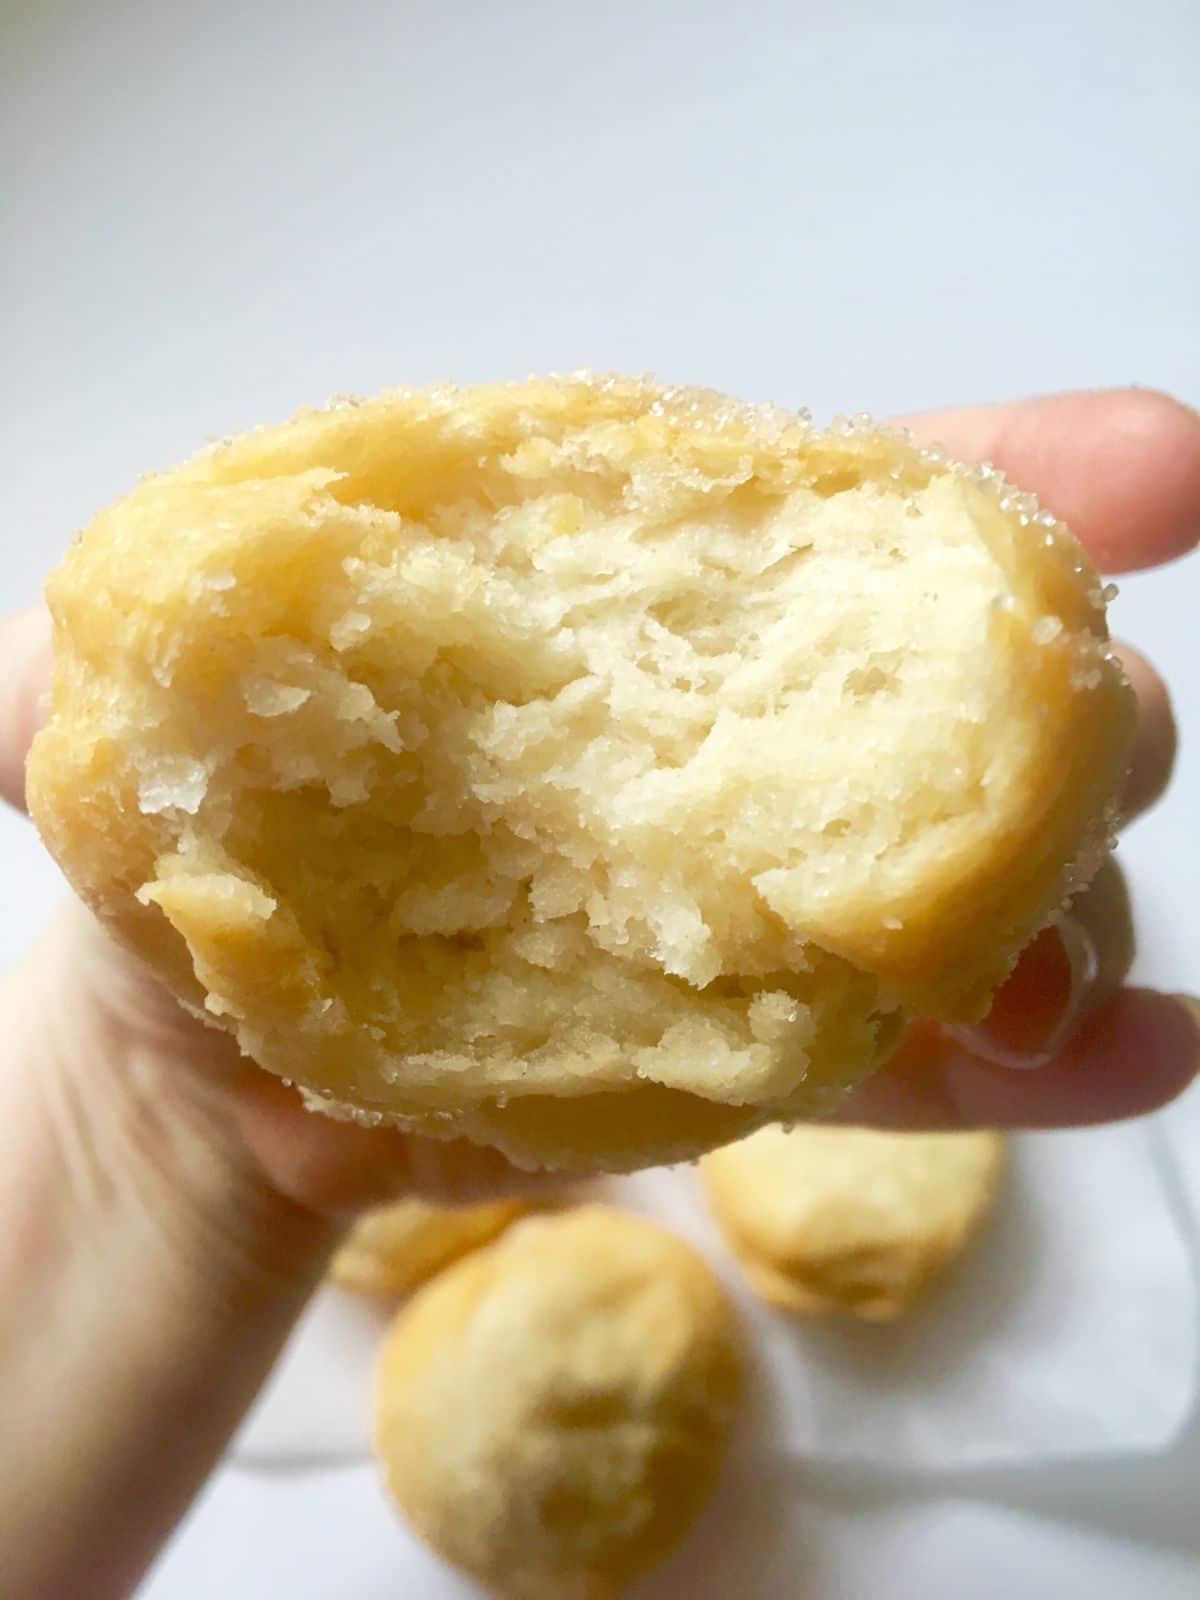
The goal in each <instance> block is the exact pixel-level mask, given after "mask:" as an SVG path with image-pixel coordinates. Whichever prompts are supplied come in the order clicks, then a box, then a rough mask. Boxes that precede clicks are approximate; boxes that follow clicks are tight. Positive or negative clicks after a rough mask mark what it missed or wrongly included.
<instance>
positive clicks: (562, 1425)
mask: <svg viewBox="0 0 1200 1600" xmlns="http://www.w3.org/2000/svg"><path fill="white" fill-rule="evenodd" d="M739 1384H740V1356H739V1349H738V1343H737V1334H736V1327H735V1323H734V1318H733V1313H732V1311H731V1309H730V1306H729V1303H728V1301H727V1300H726V1298H725V1295H724V1293H723V1291H722V1290H721V1288H720V1286H719V1285H718V1283H717V1281H716V1278H715V1277H714V1276H713V1274H712V1272H711V1271H710V1270H709V1268H708V1267H707V1266H706V1265H705V1263H704V1262H703V1261H702V1260H701V1259H700V1257H699V1256H697V1255H696V1253H695V1252H694V1251H693V1250H692V1249H691V1248H690V1247H689V1246H688V1245H685V1244H684V1243H683V1241H682V1240H680V1239H676V1238H675V1237H674V1236H673V1235H671V1234H669V1233H667V1232H665V1231H664V1230H663V1229H662V1228H659V1227H657V1226H656V1225H654V1224H653V1223H650V1222H647V1221H645V1220H644V1219H643V1218H640V1217H634V1216H630V1215H627V1214H624V1213H621V1212H618V1211H612V1210H608V1209H606V1208H604V1207H601V1206H588V1207H583V1208H580V1209H577V1210H574V1211H569V1212H566V1213H563V1214H562V1215H560V1216H556V1217H554V1218H551V1219H549V1220H540V1219H538V1220H531V1221H527V1222H522V1223H519V1224H518V1225H517V1226H516V1227H515V1228H513V1229H512V1230H511V1231H510V1232H508V1233H507V1234H505V1236H504V1237H503V1238H502V1239H501V1240H499V1242H498V1243H496V1244H494V1245H491V1246H489V1247H488V1248H487V1249H485V1250H481V1251H478V1252H476V1253H475V1254H474V1255H471V1256H468V1257H467V1259H466V1260H465V1261H461V1262H459V1263H458V1264H457V1265H456V1266H453V1267H450V1268H449V1269H448V1270H447V1271H446V1272H444V1273H443V1274H442V1275H441V1276H440V1277H438V1278H435V1279H434V1281H433V1282H432V1283H430V1284H428V1285H426V1287H425V1288H424V1289H422V1290H420V1291H419V1292H418V1293H417V1295H416V1296H415V1297H414V1298H413V1299H412V1300H411V1301H410V1302H409V1303H408V1306H407V1307H406V1308H405V1309H404V1310H403V1311H401V1312H400V1314H399V1316H398V1318H397V1319H396V1321H395V1323H394V1324H393V1327H392V1329H391V1332H390V1333H389V1334H388V1336H387V1339H386V1342H385V1344H384V1348H383V1354H382V1357H381V1359H380V1365H379V1373H378V1380H377V1390H376V1451H377V1453H378V1455H379V1458H380V1462H381V1465H382V1468H383V1473H384V1479H385V1482H386V1485H387V1488H388V1490H389V1492H390V1493H391V1495H392V1496H393V1498H394V1499H395V1500H396V1502H397V1504H398V1505H399V1507H400V1509H401V1510H402V1511H403V1512H404V1515H405V1516H406V1517H407V1519H408V1520H409V1522H410V1523H411V1524H412V1526H413V1528H414V1529H415V1530H416V1531H417V1533H419V1534H420V1535H421V1536H422V1537H423V1538H424V1539H425V1540H427V1541H428V1543H429V1544H430V1545H431V1546H432V1547H433V1548H434V1549H435V1550H436V1551H437V1552H438V1553H439V1554H440V1555H442V1556H443V1557H444V1558H445V1559H446V1560H448V1561H450V1562H452V1563H454V1564H455V1565H456V1566H459V1567H461V1568H462V1569H463V1570H464V1571H465V1572H468V1573H470V1574H471V1575H472V1576H473V1577H475V1578H476V1579H478V1580H479V1581H480V1582H482V1583H483V1584H484V1585H485V1586H486V1587H487V1588H488V1590H489V1591H490V1592H491V1593H493V1594H496V1595H500V1596H504V1597H505V1600H605V1597H607V1596H610V1595H616V1594H619V1593H620V1592H621V1591H622V1590H623V1589H624V1588H625V1586H626V1585H628V1584H629V1583H630V1582H632V1580H633V1579H634V1578H635V1577H637V1576H638V1575H639V1574H640V1573H642V1572H644V1571H646V1570H647V1569H648V1568H649V1567H651V1566H653V1565H655V1564H656V1563H657V1562H659V1561H661V1560H662V1559H663V1558H664V1557H665V1556H666V1555H667V1554H668V1553H669V1552H670V1550H671V1549H672V1548H673V1547H674V1546H675V1544H676V1543H677V1542H678V1541H679V1539H680V1538H681V1537H682V1536H683V1534H684V1532H685V1531H686V1529H687V1528H688V1527H689V1526H690V1524H691V1523H692V1521H693V1520H694V1519H695V1517H696V1516H697V1514H698V1513H699V1511H700V1509H701V1507H702V1506H703V1504H704V1502H705V1500H706V1499H707V1497H708V1495H709V1493H710V1491H711V1489H712V1487H713V1484H714V1482H715V1480H716V1476H717V1472H718V1469H719V1466H720V1463H721V1460H722V1457H723V1454H724V1451H725V1446H726V1442H727V1438H728V1435H729V1432H730V1428H731V1424H732V1421H733V1418H734V1415H735V1412H736V1407H737V1400H738V1394H739Z"/></svg>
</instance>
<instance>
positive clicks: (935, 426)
mask: <svg viewBox="0 0 1200 1600" xmlns="http://www.w3.org/2000/svg"><path fill="white" fill-rule="evenodd" d="M903 420H904V421H905V422H906V423H907V425H908V426H909V427H910V428H911V429H912V431H913V432H914V433H915V434H916V436H917V437H918V438H920V439H924V440H926V441H930V440H936V441H937V442H938V443H940V444H942V445H944V446H945V448H946V449H947V450H948V451H949V452H950V454H951V455H956V456H958V457H959V458H960V459H962V460H965V461H981V460H987V461H991V462H992V463H993V464H994V465H995V466H997V467H999V468H1000V470H1001V471H1002V472H1003V473H1004V475H1005V477H1007V478H1008V479H1010V481H1011V482H1013V483H1015V484H1017V485H1018V486H1019V487H1020V488H1022V489H1028V490H1032V491H1033V493H1034V494H1036V495H1037V496H1038V498H1039V499H1040V500H1041V502H1042V504H1043V505H1045V506H1046V507H1047V508H1048V509H1049V510H1051V511H1053V512H1054V514H1055V515H1056V516H1058V517H1060V518H1061V519H1062V520H1063V521H1064V522H1065V523H1066V524H1067V526H1068V527H1069V528H1070V529H1071V531H1072V533H1074V534H1075V536H1076V538H1077V539H1079V541H1080V542H1081V543H1082V544H1083V545H1085V546H1086V547H1087V549H1088V551H1089V553H1090V554H1091V556H1092V559H1093V560H1094V561H1095V562H1096V564H1097V565H1098V566H1100V567H1102V568H1104V569H1105V570H1106V571H1110V572H1131V571H1135V570H1138V569H1140V568H1143V567H1154V566H1158V565H1160V564H1161V563H1162V562H1164V561H1171V560H1174V559H1175V558H1176V557H1178V556H1182V555H1185V554H1186V553H1187V552H1188V551H1189V550H1192V549H1194V548H1195V546H1196V544H1197V542H1200V413H1198V412H1196V411H1194V410H1193V409H1192V408H1191V407H1190V406H1188V405H1185V404H1184V403H1183V402H1182V401H1180V400H1176V399H1175V398H1174V397H1173V396H1171V395H1169V394H1165V393H1164V392H1163V391H1162V390H1159V389H1143V388H1139V387H1137V386H1136V385H1130V386H1128V387H1126V388H1122V389H1088V390H1079V391H1075V392H1070V393H1065V394H1051V395H1038V396H1035V397H1033V398H1031V399H1028V400H1019V401H1015V402H1012V403H1004V404H996V405H973V406H964V407H962V408H960V409H958V410H948V411H936V412H926V413H924V414H921V415H916V416H911V417H908V418H905V419H903Z"/></svg>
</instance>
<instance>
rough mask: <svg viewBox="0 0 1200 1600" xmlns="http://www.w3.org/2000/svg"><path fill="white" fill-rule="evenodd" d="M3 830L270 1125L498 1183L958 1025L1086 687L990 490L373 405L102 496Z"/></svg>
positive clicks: (1085, 870)
mask: <svg viewBox="0 0 1200 1600" xmlns="http://www.w3.org/2000/svg"><path fill="white" fill-rule="evenodd" d="M48 593H49V599H50V603H51V607H52V610H53V612H54V617H55V624H56V656H57V665H56V675H55V683H54V695H53V713H52V716H51V719H50V722H49V725H48V727H47V728H46V729H45V731H44V732H43V733H42V735H41V736H40V738H39V740H38V742H37V744H36V746H35V749H34V753H33V757H32V764H31V771H30V794H31V799H32V805H33V810H34V813H35V816H36V818H37V820H38V823H39V826H40V827H41V829H42V832H43V834H44V836H45V838H46V840H47V842H48V843H49V845H50V848H51V849H52V850H53V852H54V853H55V855H56V856H57V858H58V859H59V861H60V862H61V863H62V865H63V866H64V868H65V870H66V871H67V873H68V876H69V877H70V878H71V879H72V881H73V882H74V884H75V886H76V887H77V888H78V889H79V891H80V892H81V893H82V894H83V895H84V897H85V898H86V899H87V900H88V901H89V903H90V904H91V905H92V906H93V907H94V908H95V910H96V911H97V912H98V913H99V915H100V916H101V917H102V918H104V919H105V920H106V921H107V922H108V923H109V924H110V925H111V926H112V927H113V928H114V929H115V930H116V931H117V932H118V933H119V934H120V935H121V936H122V937H123V938H124V939H125V940H126V941H127V942H129V943H130V944H132V945H133V946H134V948H136V949H137V950H139V951H140V952H141V953H142V954H143V955H145V956H146V957H147V958H148V959H149V960H151V961H152V962H153V964H154V965H155V966H156V967H157V968H158V970H159V971H160V972H161V973H163V975H164V976H166V977H167V979H168V981H170V982H171V983H172V985H173V987H174V988H175V989H176V991H177V992H178V993H179V994H180V995H181V997H183V998H184V999H185V1001H187V1002H188V1003H189V1004H191V1005H192V1006H193V1007H195V1008H197V1009H200V1010H202V1011H203V1012H204V1014H205V1015H206V1016H207V1017H208V1018H209V1019H210V1020H213V1021H215V1022H216V1023H218V1024H219V1025H221V1026H223V1027H225V1028H227V1029H229V1030H230V1031H231V1032H233V1033H234V1034H235V1035H236V1037H237V1039H238V1041H239V1043H240V1045H241V1047H242V1048H243V1050H245V1051H246V1052H247V1053H248V1054H249V1055H251V1056H252V1057H254V1059H255V1060H257V1061H259V1062H260V1063H261V1064H262V1065H264V1066H266V1067H268V1068H269V1069H270V1070H272V1071H274V1072H276V1073H279V1074H280V1075H282V1076H286V1077H288V1078H291V1079H294V1080H295V1081H297V1082H298V1083H300V1084H302V1085H303V1086H305V1088H306V1090H307V1091H308V1092H309V1094H310V1095H311V1096H312V1097H313V1100H314V1103H318V1104H321V1105H324V1106H327V1107H330V1108H334V1109H337V1108H340V1109H341V1111H342V1114H346V1115H355V1116H358V1117H360V1118H362V1119H365V1120H371V1119H387V1120H390V1121H396V1122H400V1123H404V1124H406V1125H408V1126H411V1127H415V1128H421V1129H423V1130H424V1131H426V1132H432V1133H438V1134H444V1135H446V1136H455V1135H458V1134H467V1135H469V1136H471V1137H474V1138H477V1139H481V1140H484V1141H487V1142H491V1143H496V1144H499V1145H500V1146H501V1147H502V1148H504V1149H506V1150H507V1151H508V1152H509V1153H510V1154H511V1155H513V1156H514V1157H515V1158H516V1159H518V1160H521V1161H525V1162H530V1163H547V1164H551V1165H563V1166H581V1167H621V1166H636V1165H639V1164H644V1163H646V1162H649V1161H655V1160H661V1159H666V1158H670V1157H676V1156H690V1155H694V1154H696V1153H697V1152H698V1151H700V1150H702V1149H704V1148H708V1147H711V1146H712V1145H714V1144H716V1143H720V1142H725V1141H728V1140H730V1139H732V1138H734V1137H736V1136H737V1135H738V1134H740V1133H744V1132H747V1131H749V1130H750V1129H752V1128H753V1127H755V1126H757V1125H759V1124H760V1123H762V1122H763V1121H765V1120H768V1119H769V1118H771V1117H774V1116H781V1115H782V1116H787V1115H795V1114H802V1113H806V1112H809V1111H812V1110H816V1109H819V1108H820V1107H821V1106H822V1105H823V1104H825V1103H826V1102H827V1101H828V1099H829V1096H830V1094H831V1093H832V1092H833V1091H834V1090H835V1089H836V1088H837V1087H838V1086H840V1085H843V1084H845V1083H846V1082H848V1081H851V1080H853V1079H855V1078H857V1077H860V1076H862V1075H863V1074H864V1073H865V1072H867V1071H869V1070H870V1069H871V1068H873V1067H874V1066H875V1065H877V1064H878V1062H879V1061H880V1060H881V1059H883V1058H884V1057H885V1056H886V1054H887V1053H888V1051H889V1050H890V1049H891V1047H892V1046H893V1044H894V1043H895V1041H896V1039H897V1037H898V1036H899V1032H900V1030H901V1027H902V1025H903V1020H904V1018H905V1017H906V1016H909V1015H912V1014H916V1013H924V1014H930V1015H934V1016H937V1017H943V1018H958V1019H962V1018H970V1017H975V1016H978V1015H980V1014H981V1013H982V1011H983V1009H984V1008H985V1007H986V1004H987V1000H988V997H989V995H990V993H991V991H992V989H993V988H994V987H995V985H996V984H997V983H998V982H999V981H1000V979H1001V978H1002V977H1003V976H1004V974H1005V972H1006V971H1007V970H1008V967H1009V966H1010V964H1011V962H1012V959H1013V957H1014V954H1015V952H1016V951H1017V950H1018V949H1019V948H1020V946H1021V945H1023V944H1024V943H1025V942H1026V941H1027V940H1028V939H1029V938H1030V937H1031V936H1032V934H1033V933H1034V932H1036V931H1037V929H1038V928H1039V927H1040V926H1041V925H1042V924H1043V923H1044V921H1045V920H1046V918H1047V917H1048V916H1049V915H1050V913H1051V912H1052V911H1053V910H1054V909H1055V908H1056V907H1057V906H1058V905H1059V904H1060V903H1061V901H1062V899H1063V897H1064V895H1066V894H1067V893H1069V892H1070V891H1071V890H1072V889H1073V888H1075V887H1077V886H1078V885H1079V884H1080V883H1082V882H1083V881H1085V880H1086V878H1087V877H1088V875H1089V874H1090V872H1091V871H1092V870H1093V868H1094V866H1095V864H1096V861H1097V860H1098V859H1099V856H1100V854H1101V852H1102V850H1103V848H1104V846H1105V843H1106V830H1107V827H1108V814H1107V808H1108V807H1109V805H1110V803H1111V801H1112V799H1113V797H1114V794H1115V792H1116V790H1117V788H1118V786H1119V783H1120V779H1121V776H1122V772H1123V765H1124V760H1125V752H1126V749H1127V745H1128V738H1129V732H1130V725H1131V706H1130V697H1129V695H1128V691H1127V688H1126V686H1125V685H1124V683H1123V680H1122V679H1121V677H1120V673H1119V669H1118V668H1117V666H1116V665H1115V663H1114V661H1113V660H1112V658H1111V655H1110V653H1109V651H1108V646H1107V635H1106V632H1105V624H1104V607H1103V597H1102V595H1101V591H1100V589H1099V587H1098V580H1097V578H1096V576H1095V574H1094V572H1093V571H1092V570H1091V568H1090V567H1089V566H1088V564H1087V562H1086V560H1085V558H1084V557H1083V555H1082V553H1081V551H1080V550H1079V547H1078V546H1077V545H1076V544H1075V542H1074V540H1073V539H1072V538H1071V537H1070V535H1069V534H1068V533H1067V531H1066V530H1065V529H1064V528H1063V527H1062V526H1061V525H1060V524H1058V523H1056V522H1055V520H1054V518H1053V517H1052V516H1050V515H1049V514H1048V513H1045V512H1041V511H1039V510H1038V509H1037V507H1036V505H1035V504H1034V503H1033V502H1032V501H1031V500H1030V499H1029V497H1027V496H1022V495H1018V494H1016V493H1015V492H1014V491H1012V490H1010V489H1008V488H1007V487H1006V486H1005V485H1004V484H1003V483H1002V482H1001V481H1000V480H999V479H998V478H997V477H996V475H995V474H994V473H991V472H990V471H989V470H988V469H966V468H960V467H956V466H954V465H952V464H949V463H947V462H945V461H944V459H942V458H941V457H940V456H939V455H937V453H936V452H934V453H931V452H927V451H922V450H919V449H917V448H916V447H915V446H914V445H912V444H911V443H909V442H907V441H906V440H905V439H903V438H901V437H899V436H897V435H893V434H888V433H885V432H882V431H879V430H876V429H873V428H871V427H870V426H867V425H865V424H862V423H847V424H845V425H844V426H842V427H840V428H836V429H834V430H831V431H829V432H818V431H815V430H814V429H812V428H811V427H810V425H809V424H808V423H807V421H806V420H805V419H803V418H799V417H795V416H791V415H788V414H785V413H781V412H776V411H773V410H770V409H767V408H754V407H744V406H740V405H737V404H735V403H733V402H730V401H727V400H724V399H723V398H722V397H720V396H716V395H711V394H709V393H706V392H703V393H702V392H697V391H690V390H671V389H664V388H662V387H660V386H658V385H655V384H653V383H650V382H648V381H635V380H628V379H596V378H591V377H587V376H581V377H576V378H571V379H562V380H549V381H530V382H528V383H524V384H514V385H496V386H490V387H483V388H478V389H468V390H462V391H457V390H454V389H451V388H448V387H447V388H441V389H434V390H425V391H406V390H398V391H393V392H391V393H388V394H385V395H383V396H381V397H379V398H378V399H375V400H371V401H367V402H362V403H357V402H341V403H338V404H335V405H334V406H332V407H331V408H330V409H328V410H326V411H320V412H303V413H301V414H299V415H298V416H296V417H295V418H293V420H292V421H291V422H289V423H287V424H285V425H283V426H281V427H274V428H266V429H261V430H258V431H256V432H253V433H250V434H248V435H246V436H244V437H241V438H237V439H233V440H230V441H228V442H225V443H223V444H220V445H217V446H214V447H211V448H209V449H208V450H206V451H204V452H203V453H202V454H201V455H199V456H198V457H197V458H196V459H195V460H193V461H192V462H190V463H188V464H186V465H185V466H183V467H180V468H177V469H175V470H173V471H170V472H167V473H164V474H162V475H158V476H150V477H148V478H146V479H144V480H143V481H142V482H141V483H140V484H139V485H138V487H137V488H136V489H135V490H134V491H133V492H132V493H131V494H130V495H128V496H127V497H126V498H125V499H123V500H121V501H119V502H118V503H117V504H115V505H114V506H112V507H111V508H109V509H108V510H107V511H105V512H103V513H101V514H100V516H98V517H97V518H96V519H95V521H94V522H93V523H92V525H91V526H90V527H89V528H88V529H87V530H86V532H85V533H84V534H83V535H82V537H81V538H80V539H79V540H78V541H77V543H76V544H75V545H74V547H73V548H72V549H71V551H70V552H69V554H68V556H67V557H66V559H65V561H64V562H63V564H62V566H61V567H60V569H59V570H58V572H57V573H56V574H55V575H54V577H53V579H52V580H51V583H50V585H49V590H48Z"/></svg>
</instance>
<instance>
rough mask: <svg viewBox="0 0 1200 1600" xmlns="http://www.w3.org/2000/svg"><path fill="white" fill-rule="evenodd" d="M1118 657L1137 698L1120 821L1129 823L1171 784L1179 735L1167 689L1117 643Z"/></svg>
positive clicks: (1138, 657) (1144, 662)
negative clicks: (1135, 718) (1135, 719)
mask: <svg viewBox="0 0 1200 1600" xmlns="http://www.w3.org/2000/svg"><path fill="white" fill-rule="evenodd" d="M1116 650H1117V655H1118V656H1119V657H1120V659H1121V665H1122V666H1123V667H1124V668H1125V675H1126V677H1127V678H1128V679H1129V681H1130V683H1131V684H1132V685H1133V692H1134V694H1135V695H1136V697H1137V725H1136V731H1135V733H1134V739H1133V749H1132V751H1131V752H1130V764H1129V777H1128V779H1127V780H1126V784H1125V793H1124V795H1123V796H1122V798H1121V820H1122V822H1123V823H1125V822H1132V821H1133V819H1134V818H1135V817H1138V816H1140V815H1141V814H1142V812H1144V811H1148V810H1149V809H1150V807H1151V806H1152V805H1154V803H1155V802H1156V801H1157V800H1159V799H1160V798H1161V796H1162V794H1163V791H1164V790H1165V789H1166V787H1167V785H1168V783H1170V781H1171V772H1172V770H1173V768H1174V766H1175V753H1176V747H1177V745H1178V734H1177V731H1176V727H1175V714H1174V712H1173V711H1172V709H1171V697H1170V695H1169V693H1168V692H1167V686H1166V684H1165V683H1164V682H1163V681H1162V679H1161V678H1160V677H1159V675H1158V673H1157V672H1156V671H1155V670H1154V668H1153V667H1152V666H1151V665H1150V663H1149V662H1148V661H1147V660H1146V658H1145V656H1144V655H1142V654H1141V652H1140V651H1138V650H1135V649H1134V648H1133V646H1132V645H1128V644H1118V645H1117V647H1116Z"/></svg>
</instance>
